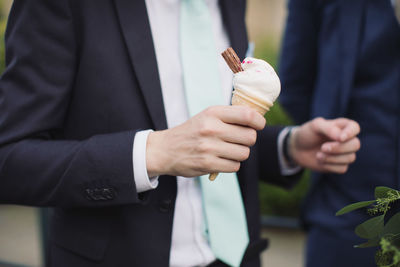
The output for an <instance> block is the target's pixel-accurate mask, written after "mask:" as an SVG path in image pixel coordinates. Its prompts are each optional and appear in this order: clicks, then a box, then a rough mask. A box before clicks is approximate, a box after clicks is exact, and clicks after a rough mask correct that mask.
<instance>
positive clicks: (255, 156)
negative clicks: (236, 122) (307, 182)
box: [239, 126, 302, 188]
mask: <svg viewBox="0 0 400 267" xmlns="http://www.w3.org/2000/svg"><path fill="white" fill-rule="evenodd" d="M283 128H284V127H281V126H273V127H270V126H267V127H266V128H265V129H264V130H262V131H260V132H258V137H257V144H256V145H255V146H254V147H253V148H252V150H251V153H250V158H249V160H247V161H246V162H244V163H243V167H242V168H241V169H240V170H239V175H240V176H242V177H247V178H248V179H254V177H259V178H260V180H261V181H264V182H267V183H271V184H275V185H278V186H281V187H284V188H291V187H292V186H293V185H295V184H296V183H297V181H298V180H299V179H300V178H301V174H302V171H299V172H298V173H295V174H293V175H287V176H285V175H282V172H281V168H280V164H279V157H278V136H279V134H280V132H281V131H282V130H283Z"/></svg>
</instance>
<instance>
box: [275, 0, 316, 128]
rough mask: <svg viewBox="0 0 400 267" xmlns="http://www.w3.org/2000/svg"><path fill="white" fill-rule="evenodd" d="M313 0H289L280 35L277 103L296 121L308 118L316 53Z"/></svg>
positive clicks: (314, 6) (303, 120)
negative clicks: (279, 93) (281, 37)
mask: <svg viewBox="0 0 400 267" xmlns="http://www.w3.org/2000/svg"><path fill="white" fill-rule="evenodd" d="M314 2H316V1H315V0H290V1H289V6H288V11H289V14H288V18H287V22H286V31H285V34H284V38H283V45H282V51H281V58H280V64H279V74H280V78H281V82H282V93H281V96H280V97H279V101H280V103H281V104H282V105H283V107H284V108H285V110H286V111H287V112H288V113H289V115H291V117H292V118H293V119H294V120H295V122H296V123H303V122H305V121H307V120H309V119H310V115H311V114H310V113H311V112H310V110H311V103H312V97H313V90H314V83H315V76H316V68H317V66H316V65H317V63H316V57H317V50H318V47H317V38H318V37H317V34H318V23H317V15H316V14H317V7H316V4H315V3H314Z"/></svg>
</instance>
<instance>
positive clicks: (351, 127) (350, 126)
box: [340, 120, 361, 142]
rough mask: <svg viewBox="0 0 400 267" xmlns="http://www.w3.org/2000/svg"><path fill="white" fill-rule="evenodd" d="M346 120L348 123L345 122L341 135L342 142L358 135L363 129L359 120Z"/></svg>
mask: <svg viewBox="0 0 400 267" xmlns="http://www.w3.org/2000/svg"><path fill="white" fill-rule="evenodd" d="M346 121H347V123H345V125H344V128H343V130H342V133H341V135H340V141H342V142H344V141H347V140H350V139H351V138H353V137H355V136H357V135H358V134H359V133H360V131H361V129H360V125H359V124H358V123H357V122H355V121H352V120H346Z"/></svg>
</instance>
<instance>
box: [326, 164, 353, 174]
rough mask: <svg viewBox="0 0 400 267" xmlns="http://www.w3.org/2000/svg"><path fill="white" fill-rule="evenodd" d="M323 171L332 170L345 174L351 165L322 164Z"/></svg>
mask: <svg viewBox="0 0 400 267" xmlns="http://www.w3.org/2000/svg"><path fill="white" fill-rule="evenodd" d="M321 165H322V167H321V171H322V172H332V173H337V174H344V173H346V172H347V170H348V169H349V165H347V164H346V165H345V164H340V165H338V164H321Z"/></svg>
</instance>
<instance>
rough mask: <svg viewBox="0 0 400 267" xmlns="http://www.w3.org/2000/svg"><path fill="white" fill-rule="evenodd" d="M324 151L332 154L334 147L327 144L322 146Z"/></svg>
mask: <svg viewBox="0 0 400 267" xmlns="http://www.w3.org/2000/svg"><path fill="white" fill-rule="evenodd" d="M322 151H324V152H331V151H332V146H331V145H327V144H325V145H323V146H322Z"/></svg>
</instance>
